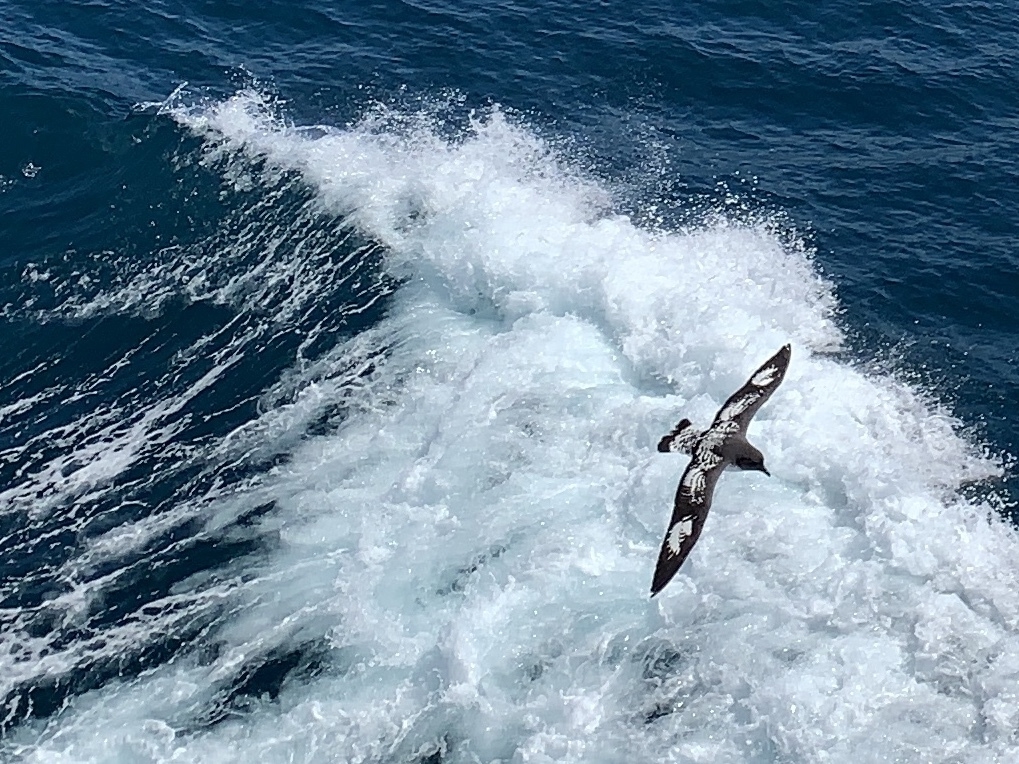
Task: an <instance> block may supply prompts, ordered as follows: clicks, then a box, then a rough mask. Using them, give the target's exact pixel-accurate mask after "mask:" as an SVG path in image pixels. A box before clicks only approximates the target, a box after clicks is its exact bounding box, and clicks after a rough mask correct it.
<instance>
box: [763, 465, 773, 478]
mask: <svg viewBox="0 0 1019 764" xmlns="http://www.w3.org/2000/svg"><path fill="white" fill-rule="evenodd" d="M761 472H763V473H764V474H765V475H767V476H768V477H771V473H770V472H768V469H767V468H766V467H765V466H764V465H763V464H762V465H761Z"/></svg>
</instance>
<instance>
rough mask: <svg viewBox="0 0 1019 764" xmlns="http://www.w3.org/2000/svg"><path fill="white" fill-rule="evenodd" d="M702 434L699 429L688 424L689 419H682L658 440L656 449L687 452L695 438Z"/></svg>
mask: <svg viewBox="0 0 1019 764" xmlns="http://www.w3.org/2000/svg"><path fill="white" fill-rule="evenodd" d="M703 434H704V433H702V432H701V431H700V430H697V429H694V428H693V427H691V426H690V420H689V419H684V420H683V421H681V422H680V423H679V424H677V425H676V426H675V427H674V428H673V430H672V432H670V433H669V434H668V435H666V436H665V437H664V438H662V439H661V440H660V441H658V450H659V451H660V452H661V453H663V454H667V453H670V452H673V453H674V452H677V451H678V452H679V453H681V454H689V453H690V449H691V448H693V444H694V443H695V442H696V440H697V438H699V437H700V436H701V435H703Z"/></svg>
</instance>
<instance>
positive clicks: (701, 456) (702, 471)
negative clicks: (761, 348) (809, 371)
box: [651, 345, 791, 597]
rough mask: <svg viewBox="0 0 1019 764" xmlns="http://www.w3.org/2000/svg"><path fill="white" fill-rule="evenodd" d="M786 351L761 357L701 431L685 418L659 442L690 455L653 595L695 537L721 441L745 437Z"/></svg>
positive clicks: (784, 364)
mask: <svg viewBox="0 0 1019 764" xmlns="http://www.w3.org/2000/svg"><path fill="white" fill-rule="evenodd" d="M790 354H791V348H790V346H789V345H785V346H783V347H782V348H781V349H780V350H779V351H778V352H777V353H775V355H773V356H772V357H771V358H769V359H768V360H767V361H765V362H764V363H763V364H762V365H761V366H760V368H758V369H757V371H755V372H754V373H753V374H751V375H750V379H748V380H747V382H746V384H745V385H743V387H741V388H740V389H739V390H737V391H736V392H735V393H733V394H732V395H731V396H730V397H729V399H728V400H727V401H726V402H725V403H724V404H723V405H722V408H721V409H719V411H718V414H717V415H716V416H715V421H714V422H712V423H711V427H709V428H708V429H707V430H706V431H705V432H704V433H701V432H698V431H697V430H695V429H694V428H693V427H691V426H690V420H689V419H684V420H682V421H681V422H680V423H679V424H678V425H676V428H675V429H674V430H673V431H672V432H670V433H669V434H668V435H666V436H665V437H664V438H662V439H661V440H660V441H659V443H658V450H659V451H661V452H670V451H681V452H684V453H692V454H693V458H692V459H691V460H690V463H689V464H688V465H687V467H686V470H685V471H684V472H683V477H682V478H681V479H680V481H679V488H677V489H676V501H675V505H674V507H673V510H672V519H671V520H670V521H669V529H668V530H667V531H666V532H665V540H664V541H663V542H662V549H661V551H660V552H659V553H658V564H657V565H656V566H655V575H654V579H653V581H652V583H651V596H652V597H653V596H655V595H656V594H658V592H660V591H661V590H662V589H663V588H664V587H665V585H666V584H667V583H669V581H671V580H672V577H673V576H675V575H676V571H678V570H679V568H680V566H681V565H682V564H683V562H684V561H685V560H686V558H687V555H689V554H690V550H692V549H693V548H694V545H695V544H696V543H697V539H699V538H700V535H701V530H703V528H704V521H705V520H706V519H707V517H708V510H709V509H710V508H711V498H712V496H713V494H714V491H715V483H717V482H718V478H719V476H720V475H721V474H722V472H723V470H725V467H726V464H727V461H726V459H725V458H724V457H723V456H722V453H721V452H722V444H723V443H725V441H726V440H727V439H728V438H731V437H733V436H734V435H746V431H747V426H748V425H749V424H750V420H751V419H752V418H753V416H754V414H756V413H757V410H758V409H759V408H761V406H762V405H764V402H765V401H766V400H768V398H770V397H771V394H772V393H773V392H775V389H776V388H777V387H778V386H779V384H780V383H781V382H782V380H783V379H784V378H785V372H786V368H788V366H789V357H790Z"/></svg>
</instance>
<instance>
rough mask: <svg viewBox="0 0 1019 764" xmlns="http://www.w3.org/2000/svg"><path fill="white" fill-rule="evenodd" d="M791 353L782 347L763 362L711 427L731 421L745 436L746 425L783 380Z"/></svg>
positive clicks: (730, 398)
mask: <svg viewBox="0 0 1019 764" xmlns="http://www.w3.org/2000/svg"><path fill="white" fill-rule="evenodd" d="M791 353H792V348H790V346H789V345H783V346H782V349H781V350H779V351H778V352H777V353H775V355H773V356H772V357H771V358H769V359H768V360H767V361H765V362H764V363H763V364H762V365H761V368H759V369H758V370H757V371H755V372H754V373H753V374H752V375H751V376H750V379H748V380H747V383H746V384H745V385H743V387H741V388H740V389H739V390H737V391H736V392H735V393H733V394H732V395H731V396H730V397H729V400H727V401H726V402H725V405H724V406H722V408H721V409H719V411H718V415H717V416H716V417H715V421H714V422H712V425H711V426H712V427H714V426H715V425H716V424H718V423H719V422H725V421H733V422H736V424H738V425H739V429H740V432H742V433H743V434H744V435H746V432H747V425H749V424H750V420H751V419H753V416H754V414H756V413H757V409H759V408H760V407H761V406H763V405H764V402H765V401H766V400H768V398H770V397H771V394H772V393H773V392H775V388H777V387H778V386H779V384H780V383H781V382H782V380H783V379H784V378H785V370H786V368H788V366H789V356H790V354H791Z"/></svg>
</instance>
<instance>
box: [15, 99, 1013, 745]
mask: <svg viewBox="0 0 1019 764" xmlns="http://www.w3.org/2000/svg"><path fill="white" fill-rule="evenodd" d="M174 113H175V116H176V117H177V118H178V119H179V120H180V121H181V122H182V123H183V124H185V125H186V126H187V127H188V128H189V129H191V130H193V131H195V132H197V133H199V134H201V135H202V136H204V138H205V139H206V142H207V146H208V152H209V153H208V156H209V158H210V161H211V160H216V161H218V160H219V159H222V158H223V157H228V158H229V161H230V162H232V163H233V164H232V166H233V167H234V168H235V169H234V170H233V172H240V173H243V172H250V173H252V176H253V177H254V178H255V180H254V182H258V177H259V173H270V172H277V171H297V172H299V173H300V174H301V176H302V177H303V178H304V180H305V182H307V183H308V184H309V185H310V186H311V187H312V188H313V189H314V192H315V194H316V197H317V199H318V200H319V202H320V203H321V205H323V206H324V207H325V208H326V209H328V210H331V211H333V212H334V213H335V214H337V215H339V216H342V217H344V218H345V220H346V221H347V222H349V223H351V224H353V225H355V226H356V227H357V228H358V229H359V230H360V231H361V232H362V233H363V234H364V235H366V236H367V237H370V238H371V239H373V240H375V241H377V242H379V243H380V244H381V245H382V246H383V248H384V250H385V252H386V253H387V254H386V257H387V269H388V270H389V272H390V273H392V274H395V275H397V276H399V277H401V278H402V279H404V283H403V285H402V286H401V288H400V290H399V292H398V293H397V297H396V299H395V303H394V307H393V310H392V312H391V315H390V316H389V317H388V318H387V319H386V320H385V321H384V322H383V323H382V324H381V325H380V326H378V327H376V328H374V329H372V330H370V331H369V332H367V333H364V334H362V335H360V336H359V337H358V338H357V339H356V340H354V341H352V342H351V343H348V344H345V345H341V346H339V347H338V348H337V349H336V350H335V351H334V352H333V353H332V354H330V355H328V356H326V357H325V358H323V359H322V360H321V361H320V362H319V365H320V366H321V365H323V364H324V365H325V366H328V365H330V364H335V365H336V366H337V367H338V366H340V365H343V364H347V365H349V364H350V363H351V358H360V357H365V358H367V357H370V356H371V352H372V351H371V350H370V349H372V348H374V349H375V350H377V349H379V348H385V349H386V356H385V361H384V362H379V363H378V364H377V365H375V366H372V368H371V371H370V374H369V376H370V377H371V381H370V383H366V384H364V385H362V386H360V387H358V388H357V389H356V390H354V391H351V390H346V389H345V390H343V391H339V390H337V389H332V388H329V387H328V385H323V384H322V383H321V380H322V379H325V378H328V374H327V373H326V372H324V371H323V369H322V368H315V367H309V368H308V369H304V370H295V372H294V378H292V379H288V380H286V382H285V383H284V382H281V385H289V386H290V388H288V389H291V388H292V389H294V390H300V391H301V392H300V394H291V393H288V394H287V395H283V394H280V395H278V396H277V395H275V393H274V392H273V391H270V392H269V393H267V397H266V401H267V402H269V403H270V404H271V405H267V407H266V408H267V410H266V413H265V414H264V416H263V419H262V420H261V421H262V423H263V424H265V426H264V427H263V428H261V429H259V427H249V428H248V429H247V430H246V431H245V432H244V433H239V434H238V437H242V436H243V437H247V438H252V437H265V438H274V437H280V436H279V432H283V431H286V430H287V428H286V427H276V428H274V426H272V422H278V421H283V420H286V419H287V417H288V416H292V414H291V413H288V412H290V411H291V409H293V408H295V407H297V408H299V407H300V406H302V405H307V400H306V399H307V398H308V397H315V396H321V395H326V396H331V395H340V394H342V395H345V396H347V397H348V399H349V401H348V402H350V403H352V404H355V405H354V410H355V411H356V412H357V413H355V414H354V415H353V416H351V417H350V418H349V419H348V420H347V422H346V423H345V424H344V426H343V427H342V428H341V429H340V430H339V432H338V433H336V434H332V435H327V436H320V437H315V438H311V439H306V440H304V441H303V442H301V443H300V444H299V445H295V446H294V447H293V451H292V453H293V459H292V460H291V461H290V462H288V463H287V464H286V465H285V466H280V467H277V468H275V469H274V472H273V473H272V474H271V475H270V476H269V481H268V483H267V484H264V485H263V487H262V489H260V490H262V491H263V492H264V495H265V497H266V498H268V499H271V500H274V501H275V502H276V506H277V511H276V512H275V513H273V514H272V515H271V516H268V517H267V518H265V519H263V520H262V523H263V527H264V529H265V530H266V531H268V530H278V531H279V533H280V534H281V539H282V543H281V546H280V549H279V550H278V551H277V552H276V553H275V555H274V556H273V557H272V559H271V561H270V563H269V564H268V565H267V566H266V568H265V569H264V570H260V571H257V572H258V576H257V577H256V578H255V579H253V580H251V581H248V582H247V583H246V584H245V586H243V587H242V588H240V589H238V590H237V591H236V592H234V593H233V594H232V595H230V596H232V597H233V598H234V599H233V600H232V605H231V611H230V612H231V613H232V616H231V618H230V620H229V621H228V622H227V623H226V624H225V625H224V626H223V627H222V629H221V630H220V631H219V632H218V633H217V635H216V638H217V640H218V641H219V643H220V648H219V650H218V652H217V653H216V655H215V656H213V657H211V658H210V657H208V656H205V657H202V656H189V655H185V656H184V657H182V658H180V659H178V660H176V661H175V662H173V663H170V664H168V665H165V666H163V667H161V668H159V669H158V670H155V671H153V672H151V673H150V674H147V675H144V676H142V677H140V678H138V679H135V680H132V681H129V682H125V683H123V684H119V685H118V684H114V685H109V686H107V687H105V688H103V689H102V690H99V691H96V692H93V693H90V694H88V695H85V696H82V697H79V698H77V699H76V700H75V702H74V705H73V708H71V709H69V710H67V711H65V712H64V713H62V714H61V715H59V716H58V717H56V718H55V719H54V720H53V721H52V722H51V723H49V724H48V725H43V724H40V725H38V726H36V727H25V728H22V729H20V730H19V731H18V732H17V734H16V735H15V736H13V737H12V742H11V745H12V746H14V747H13V748H10V749H9V750H10V751H12V752H13V751H15V750H17V753H18V754H19V755H20V756H21V757H23V758H24V759H25V760H29V761H38V762H72V761H75V762H76V761H132V762H137V761H171V760H173V761H202V762H213V761H238V762H240V761H266V762H271V761H345V762H346V761H349V762H361V761H364V762H368V761H414V760H428V761H440V760H441V761H448V762H476V761H483V762H488V761H499V760H501V761H513V762H551V761H576V762H596V761H603V762H619V761H647V762H660V761H675V762H770V761H782V762H822V761H832V762H844V761H853V762H878V761H898V762H913V761H916V762H920V761H924V762H926V761H960V762H962V761H965V762H977V761H988V762H990V761H1010V760H1019V741H1017V740H1016V737H1015V735H1016V730H1017V729H1019V576H1017V574H1016V571H1017V570H1019V544H1017V542H1016V537H1015V534H1014V532H1013V531H1012V530H1011V529H1009V528H1008V527H1006V525H1005V524H1004V523H1003V522H1001V521H1000V520H998V519H997V515H996V513H995V511H994V509H995V508H994V507H993V506H991V504H990V503H989V502H990V501H991V500H981V499H967V498H963V497H962V496H961V495H960V493H959V492H958V489H959V488H960V486H962V485H963V484H966V483H969V482H973V481H979V480H982V479H985V478H988V477H991V476H993V475H995V474H997V472H998V467H997V466H996V465H994V464H993V463H992V462H990V461H989V460H988V459H986V458H985V457H983V456H981V455H980V454H979V453H977V451H976V450H975V449H974V448H973V447H972V446H970V445H969V444H968V443H967V442H966V441H965V440H964V439H962V438H961V437H959V436H958V435H957V434H956V432H955V429H954V428H955V427H956V423H955V422H954V421H953V420H952V418H951V417H950V416H949V415H948V414H947V413H946V412H944V411H943V410H941V409H939V408H938V407H937V406H936V405H933V404H931V403H929V402H927V401H926V400H925V399H924V397H923V396H922V395H920V394H919V393H918V392H917V391H916V390H914V389H911V388H910V387H909V386H908V385H906V384H904V383H902V382H900V381H897V380H896V379H893V378H890V377H885V376H878V375H873V374H865V373H863V372H861V371H860V370H857V369H855V368H852V367H850V366H847V365H846V364H845V363H844V362H841V361H838V360H835V357H834V356H832V355H831V354H830V353H829V352H827V351H831V350H832V349H834V348H836V347H837V346H838V345H839V342H840V334H839V331H838V329H837V328H836V326H835V324H834V323H833V319H832V316H833V310H834V309H835V302H834V299H833V297H832V293H831V288H830V285H829V284H827V283H825V282H824V281H823V280H822V279H821V278H819V277H818V275H817V273H816V271H815V269H814V267H813V265H812V263H811V261H810V258H809V256H808V253H806V252H804V251H802V250H801V249H798V248H797V247H795V246H791V245H789V244H788V243H783V239H782V238H781V237H779V236H778V235H777V234H776V233H775V232H773V231H772V230H771V229H770V228H769V226H768V225H767V223H766V222H747V223H743V224H737V223H735V222H726V221H724V220H719V221H717V222H716V223H713V224H710V225H706V226H704V227H702V228H700V229H697V230H691V231H685V232H652V231H646V230H641V229H639V228H637V227H635V226H634V225H633V224H632V223H631V222H630V221H629V220H627V219H626V218H623V217H619V216H615V215H613V214H611V213H610V212H609V211H607V210H606V208H605V204H606V201H605V199H606V195H605V194H604V193H603V192H602V191H600V189H599V187H598V186H597V184H595V183H592V182H589V181H585V180H583V179H581V178H578V177H577V176H576V175H575V174H574V173H571V171H570V169H569V167H568V166H566V163H564V162H561V161H558V160H557V159H556V157H555V156H553V155H552V153H551V152H550V151H549V150H548V149H547V147H546V146H545V145H544V144H543V143H542V142H541V141H540V140H539V139H537V138H536V137H535V136H534V135H533V134H532V133H531V132H529V131H528V130H527V129H526V128H524V127H520V126H516V125H514V124H511V122H510V121H509V120H507V119H505V118H503V117H501V116H500V115H499V113H497V112H496V113H493V114H490V115H488V116H487V117H485V118H484V119H479V120H478V121H476V122H475V123H474V124H472V126H471V128H470V129H469V130H468V131H467V132H466V134H464V135H463V136H462V137H461V139H460V140H457V141H454V142H450V141H446V140H442V139H440V138H439V137H437V134H436V133H435V132H434V131H432V130H430V129H429V128H428V126H427V124H426V123H416V122H414V120H408V119H396V118H395V117H393V116H392V115H389V116H387V115H384V114H382V115H376V116H375V117H372V118H369V119H365V120H364V121H363V122H362V123H361V124H360V125H358V126H355V127H352V128H349V129H344V130H339V129H329V128H317V129H315V130H307V129H299V128H295V127H293V126H288V125H286V124H284V123H282V122H280V121H279V120H276V119H274V118H272V117H271V116H269V114H270V110H269V109H268V108H267V106H266V105H265V104H264V103H262V101H261V99H260V98H259V97H258V96H257V94H252V93H244V94H240V95H238V96H237V97H235V98H232V99H230V100H228V101H226V102H223V103H219V104H216V105H213V106H209V107H205V108H203V109H193V110H188V109H178V110H176V111H175V112H174ZM237 168H240V169H237ZM244 168H248V169H247V170H245V169H244ZM787 341H788V342H791V343H792V345H793V358H792V363H791V366H790V370H789V374H788V377H787V379H786V381H785V382H784V383H783V385H782V387H781V388H780V389H779V391H778V392H777V393H776V395H775V396H774V397H773V398H772V400H771V401H770V402H769V403H768V405H767V406H765V407H764V409H763V410H762V411H761V412H760V413H759V414H758V415H757V417H756V419H755V421H754V423H753V424H752V425H751V428H750V436H751V439H752V440H753V442H755V443H756V444H757V445H758V446H759V447H760V448H761V450H762V451H763V452H764V453H765V455H766V457H767V460H768V464H769V467H770V469H771V471H772V473H773V475H774V477H773V478H772V479H770V480H769V479H767V478H765V477H764V476H762V475H758V474H750V473H748V474H740V473H729V474H727V475H726V476H725V477H724V478H723V479H722V481H721V482H720V484H719V487H718V490H717V492H716V496H715V504H714V508H713V509H712V513H711V516H710V517H709V518H708V521H707V526H706V529H705V533H704V536H703V537H702V539H701V541H700V543H699V545H698V546H697V548H696V549H695V551H694V552H693V554H692V555H691V557H690V559H689V561H688V562H687V563H686V565H685V566H684V567H683V568H682V570H681V571H680V573H679V575H677V577H676V578H675V579H674V581H673V582H672V583H671V584H670V585H669V587H668V588H667V589H666V590H665V591H664V593H663V594H662V595H660V596H659V597H658V598H656V599H654V600H651V599H649V598H648V596H647V595H648V589H649V586H650V580H651V573H652V569H653V565H654V560H655V556H656V554H657V550H658V545H659V544H660V542H661V534H662V532H663V530H664V527H665V524H666V521H667V519H668V515H669V512H670V510H671V501H672V495H673V492H674V490H675V486H676V481H677V479H678V476H679V474H680V471H681V470H682V468H683V466H684V464H685V461H684V457H680V456H671V455H661V454H658V453H656V452H655V450H654V445H655V443H656V441H657V439H658V438H659V437H660V435H661V434H662V433H664V432H666V431H668V430H669V429H670V428H671V427H672V426H673V425H674V424H675V422H676V420H677V419H678V418H679V417H680V416H681V415H688V416H690V418H692V419H693V420H694V421H695V422H700V423H701V424H705V423H706V422H707V421H709V419H710V417H711V416H712V415H713V413H714V411H715V410H716V408H717V407H718V406H719V405H720V403H721V401H722V400H724V398H725V397H726V396H727V395H728V394H729V393H730V392H732V391H733V390H734V389H735V388H736V387H737V386H738V385H739V384H740V383H741V382H742V381H743V380H744V379H745V377H746V375H747V373H748V372H749V371H751V370H752V369H753V368H755V367H756V366H757V365H758V364H759V363H760V362H761V361H762V360H763V359H765V358H766V357H768V356H769V355H770V354H771V353H772V352H774V350H775V349H777V348H778V347H779V346H780V345H781V344H783V343H784V342H787ZM366 348H367V349H366ZM302 379H303V380H304V382H303V383H302V382H301V380H302ZM293 416H296V415H293ZM259 433H261V435H259ZM223 447H224V448H228V447H229V446H228V445H226V444H225V445H224V446H223ZM308 646H312V647H308ZM297 649H307V650H311V651H313V652H315V654H316V655H321V656H322V657H321V660H320V661H319V662H318V664H316V665H317V666H318V668H317V669H316V670H315V671H310V672H309V673H308V674H307V675H305V676H296V677H294V678H293V679H292V680H290V681H288V682H286V683H284V685H283V690H282V691H281V692H280V693H279V696H278V697H275V698H270V697H263V698H261V699H252V700H251V702H250V703H249V704H248V706H246V707H245V708H243V709H241V710H236V711H235V712H233V713H232V714H230V715H227V716H226V718H223V719H217V721H218V723H216V724H203V723H201V722H202V719H203V718H206V719H207V718H208V712H207V709H208V708H210V707H211V706H213V705H214V704H215V702H216V697H217V693H221V692H222V688H223V687H224V685H225V683H228V682H229V681H230V680H231V677H232V676H234V674H235V671H236V667H237V666H240V665H244V664H245V663H246V662H249V661H250V660H251V659H252V657H253V656H258V655H270V654H281V653H282V652H285V651H287V650H291V651H293V650H297ZM203 714H204V717H203Z"/></svg>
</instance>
